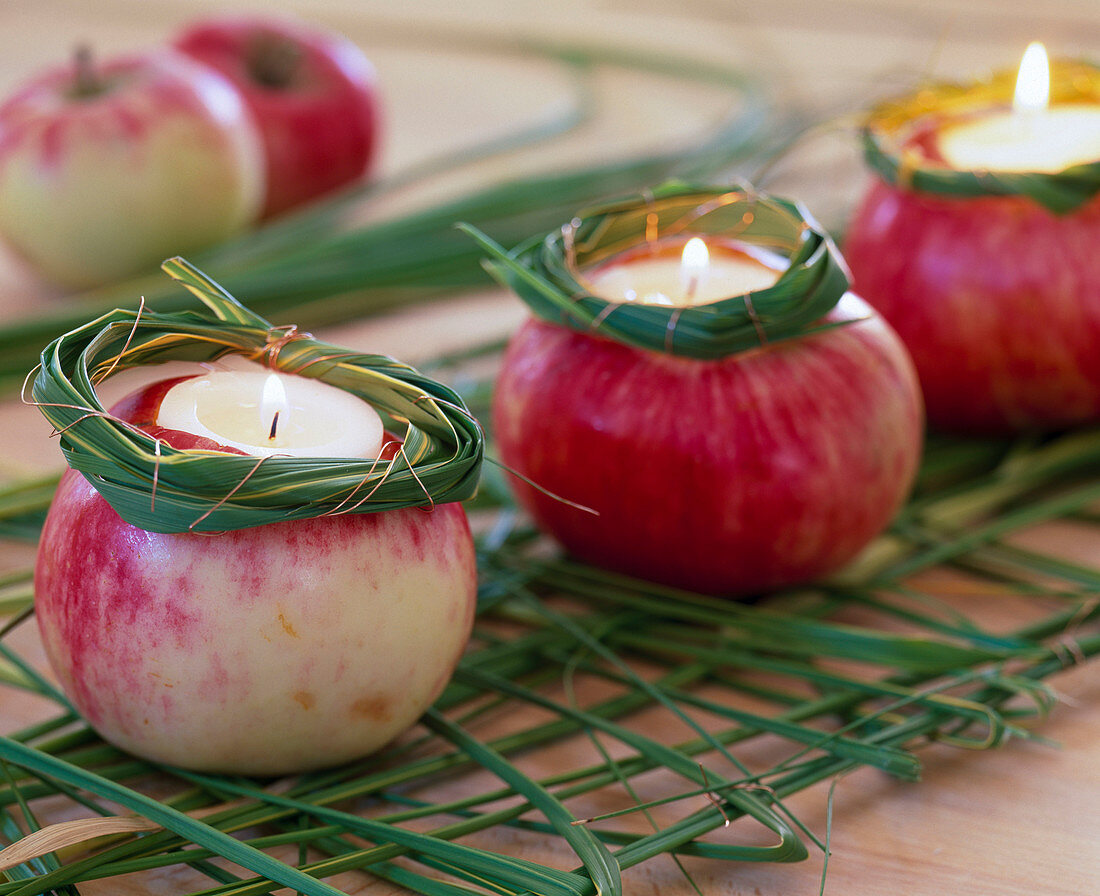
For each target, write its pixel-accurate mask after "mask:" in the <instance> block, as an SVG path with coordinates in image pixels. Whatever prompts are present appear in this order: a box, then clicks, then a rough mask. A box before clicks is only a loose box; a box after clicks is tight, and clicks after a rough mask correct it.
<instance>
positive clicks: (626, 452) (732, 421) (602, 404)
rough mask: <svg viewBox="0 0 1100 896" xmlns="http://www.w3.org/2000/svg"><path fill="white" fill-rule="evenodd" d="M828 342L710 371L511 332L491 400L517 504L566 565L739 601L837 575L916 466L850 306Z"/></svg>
mask: <svg viewBox="0 0 1100 896" xmlns="http://www.w3.org/2000/svg"><path fill="white" fill-rule="evenodd" d="M857 319H859V320H858V322H855V323H850V324H847V325H845V326H840V327H837V328H834V329H829V330H825V331H821V332H819V333H816V334H813V335H809V336H805V337H802V338H799V339H794V340H788V341H784V342H779V343H776V344H774V345H772V346H766V347H762V348H759V349H754V350H752V351H749V352H744V353H740V354H738V355H735V356H731V357H729V358H725V359H721V360H717V361H701V360H695V359H691V358H679V357H674V356H672V355H664V354H660V353H655V352H648V351H644V350H641V349H636V348H632V347H629V346H625V345H622V344H619V343H616V342H612V341H609V340H606V339H603V338H599V337H596V336H592V335H589V334H584V333H578V332H574V331H572V330H568V329H565V328H563V327H559V326H556V325H553V324H549V323H546V322H543V321H540V320H534V319H532V320H528V321H527V322H526V323H525V324H524V325H523V326H522V327H521V328H520V330H519V331H518V332H517V333H516V335H515V336H514V337H513V339H512V341H511V343H510V344H509V347H508V351H507V353H506V355H505V359H504V362H503V368H502V372H501V375H500V377H499V379H498V382H497V387H496V392H495V394H494V399H493V432H494V435H495V437H496V439H497V443H498V446H499V451H500V456H501V459H502V461H503V462H504V463H505V464H506V465H508V466H509V467H512V468H513V469H515V470H517V471H518V472H519V473H522V474H523V475H524V476H526V477H528V478H530V479H531V480H532V481H533V482H535V483H537V484H538V485H539V486H540V487H541V488H544V489H547V490H549V491H550V492H553V493H554V494H556V495H559V496H561V497H563V498H566V499H568V500H569V501H573V502H576V503H578V504H581V505H583V506H585V507H588V508H591V509H592V510H595V511H598V513H599V516H593V515H592V514H590V513H586V512H584V511H582V510H578V509H576V508H573V507H570V506H569V505H567V504H565V503H562V502H561V501H559V500H555V499H554V498H553V497H550V496H548V495H546V494H543V493H541V492H540V491H538V490H536V489H534V488H532V487H531V486H529V485H527V484H525V483H524V482H522V481H519V480H516V481H515V482H514V488H515V492H516V497H517V499H518V500H519V502H520V503H521V504H522V505H523V506H524V507H525V508H526V509H527V510H528V511H529V512H530V513H531V514H532V515H533V516H534V518H535V520H536V522H537V523H538V524H539V526H540V527H541V528H542V529H543V530H544V531H546V532H548V533H549V534H550V535H552V536H553V537H554V538H555V539H556V540H557V541H559V542H560V543H561V544H562V545H563V546H564V547H565V548H566V549H567V550H568V551H570V552H571V553H572V554H574V555H575V556H577V557H579V558H580V559H582V560H585V561H587V562H590V563H592V564H595V565H597V566H602V567H606V568H609V569H612V570H617V571H620V572H625V573H628V574H631V575H634V576H638V577H640V578H644V579H648V580H650V581H654V582H658V583H663V584H668V585H673V586H677V587H682V588H688V589H692V590H696V591H700V592H704V593H711V594H722V595H745V594H751V593H756V592H760V591H763V590H769V589H773V588H777V587H780V586H783V585H790V584H794V583H798V582H805V581H809V580H813V579H816V578H818V577H820V576H823V575H825V574H826V573H829V572H831V571H833V570H836V569H837V568H839V567H840V566H842V565H843V564H844V563H845V562H847V561H848V560H850V559H851V558H852V557H854V556H855V555H856V553H858V552H859V551H860V549H861V548H863V547H864V546H865V545H866V544H867V543H868V542H869V541H870V540H871V539H872V538H873V537H874V536H875V535H876V534H878V533H879V532H880V531H881V530H882V529H883V527H884V526H885V525H886V524H887V523H888V522H889V521H890V519H891V518H892V517H893V515H894V514H895V513H896V511H897V510H898V508H899V507H900V505H901V503H902V501H903V500H904V498H905V496H906V494H907V493H908V491H909V487H910V485H911V483H912V481H913V477H914V475H915V471H916V468H917V463H918V459H919V455H920V450H921V436H922V413H921V399H920V393H919V390H918V387H917V380H916V374H915V372H914V370H913V368H912V363H911V362H910V360H909V358H908V355H907V354H906V352H905V349H904V347H903V346H902V344H901V342H900V341H899V340H898V338H897V336H896V335H895V334H894V333H893V332H892V331H891V330H890V328H889V327H888V326H887V325H886V324H885V323H884V322H883V321H882V319H881V318H879V317H878V316H877V315H875V314H874V312H873V311H871V309H870V308H868V307H867V305H866V304H865V303H864V302H862V301H861V300H860V299H859V298H857V297H856V296H854V295H852V294H850V293H849V294H847V295H845V296H844V297H843V298H842V299H841V301H840V303H839V304H838V306H837V308H836V309H834V311H833V312H832V313H830V315H829V316H828V318H827V320H831V321H839V320H857Z"/></svg>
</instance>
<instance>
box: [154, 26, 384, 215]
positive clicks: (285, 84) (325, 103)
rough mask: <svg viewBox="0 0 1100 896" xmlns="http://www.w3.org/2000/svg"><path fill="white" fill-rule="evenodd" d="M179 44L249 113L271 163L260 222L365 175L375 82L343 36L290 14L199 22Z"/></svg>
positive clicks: (371, 148) (374, 129) (374, 130)
mask: <svg viewBox="0 0 1100 896" xmlns="http://www.w3.org/2000/svg"><path fill="white" fill-rule="evenodd" d="M175 46H176V47H177V48H178V49H180V50H182V51H183V52H185V53H187V54H188V55H190V56H192V57H194V58H195V59H198V60H200V61H201V62H203V63H205V64H207V65H209V66H211V67H212V68H214V69H216V70H217V71H219V72H221V73H222V74H223V75H224V76H225V77H226V78H228V79H229V80H230V81H231V82H232V83H233V84H234V85H235V86H236V88H237V90H238V91H239V92H240V94H241V96H242V98H243V99H244V102H245V105H247V106H248V108H249V109H250V110H251V112H252V114H253V116H254V118H255V121H256V124H257V126H258V127H259V129H260V132H261V133H262V135H263V141H264V149H265V153H266V157H267V198H266V201H265V204H264V208H263V212H262V215H261V216H262V217H263V218H270V217H273V216H275V215H279V214H282V213H283V212H285V211H287V210H289V209H292V208H295V207H297V206H299V205H302V204H304V203H307V202H309V201H311V200H313V199H316V198H318V197H320V196H323V195H325V194H327V193H331V192H332V191H333V190H335V189H337V188H339V187H342V186H346V185H348V184H351V183H354V182H355V181H358V180H360V179H361V178H362V177H363V176H364V175H365V174H366V173H367V171H368V169H369V168H370V164H371V162H372V161H373V159H374V156H375V150H376V144H377V142H378V130H379V111H378V100H377V91H376V84H375V82H376V77H375V71H374V68H373V66H372V65H371V64H370V62H369V61H368V60H367V57H366V56H365V55H364V54H363V52H362V51H361V50H360V49H359V48H358V47H357V46H356V45H355V44H354V43H352V42H351V41H350V40H348V39H347V38H345V37H343V36H342V35H340V34H336V33H334V32H329V31H324V30H321V29H317V28H313V27H310V26H309V25H307V24H305V23H303V22H299V21H297V20H294V19H290V18H287V19H282V18H258V17H255V16H243V15H242V16H236V17H225V18H216V19H211V20H208V21H202V22H197V23H195V24H194V25H192V26H191V27H190V28H188V29H187V30H186V31H185V32H184V33H183V34H181V35H180V36H179V37H178V38H177V40H176V41H175ZM280 52H282V53H284V55H283V56H282V57H281V58H280V57H279V55H278V54H279V53H280ZM265 53H266V54H269V55H268V56H267V57H266V60H265Z"/></svg>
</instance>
